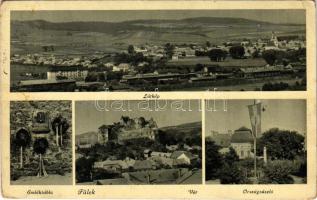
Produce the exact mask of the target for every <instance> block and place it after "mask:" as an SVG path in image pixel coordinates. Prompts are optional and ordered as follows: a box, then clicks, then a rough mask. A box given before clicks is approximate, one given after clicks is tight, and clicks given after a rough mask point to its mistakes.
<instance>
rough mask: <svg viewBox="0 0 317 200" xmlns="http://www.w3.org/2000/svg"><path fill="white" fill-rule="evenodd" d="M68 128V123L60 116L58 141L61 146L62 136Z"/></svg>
mask: <svg viewBox="0 0 317 200" xmlns="http://www.w3.org/2000/svg"><path fill="white" fill-rule="evenodd" d="M68 129H69V123H68V122H67V120H66V118H64V117H63V118H62V120H61V123H60V132H59V134H60V142H61V146H63V137H64V136H65V135H66V133H67V130H68Z"/></svg>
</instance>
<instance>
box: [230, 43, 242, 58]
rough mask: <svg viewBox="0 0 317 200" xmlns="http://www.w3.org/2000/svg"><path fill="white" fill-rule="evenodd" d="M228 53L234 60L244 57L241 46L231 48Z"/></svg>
mask: <svg viewBox="0 0 317 200" xmlns="http://www.w3.org/2000/svg"><path fill="white" fill-rule="evenodd" d="M229 53H230V55H231V57H232V58H234V59H240V58H243V56H244V53H245V52H244V47H243V46H240V45H238V46H233V47H231V48H230V49H229Z"/></svg>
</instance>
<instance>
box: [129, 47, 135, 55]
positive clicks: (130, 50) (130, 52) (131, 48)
mask: <svg viewBox="0 0 317 200" xmlns="http://www.w3.org/2000/svg"><path fill="white" fill-rule="evenodd" d="M128 53H129V54H134V53H135V50H134V46H133V45H129V46H128Z"/></svg>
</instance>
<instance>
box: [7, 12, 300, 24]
mask: <svg viewBox="0 0 317 200" xmlns="http://www.w3.org/2000/svg"><path fill="white" fill-rule="evenodd" d="M194 17H232V18H245V19H251V20H258V21H265V22H272V23H295V24H305V19H306V18H305V10H286V9H285V10H165V11H164V10H163V11H162V10H161V11H159V10H152V11H144V10H130V11H126V10H111V11H110V10H108V11H100V10H99V11H12V12H11V18H12V19H13V20H46V21H51V22H69V21H105V22H121V21H127V20H139V19H184V18H194Z"/></svg>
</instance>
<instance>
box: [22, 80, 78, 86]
mask: <svg viewBox="0 0 317 200" xmlns="http://www.w3.org/2000/svg"><path fill="white" fill-rule="evenodd" d="M75 82H76V81H75V80H55V79H37V80H25V81H20V82H19V86H29V85H43V84H57V83H75Z"/></svg>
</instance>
